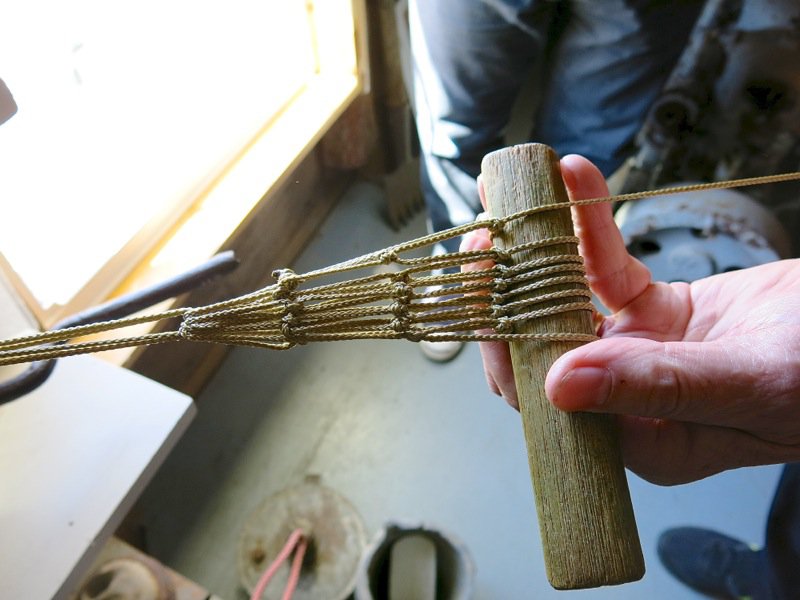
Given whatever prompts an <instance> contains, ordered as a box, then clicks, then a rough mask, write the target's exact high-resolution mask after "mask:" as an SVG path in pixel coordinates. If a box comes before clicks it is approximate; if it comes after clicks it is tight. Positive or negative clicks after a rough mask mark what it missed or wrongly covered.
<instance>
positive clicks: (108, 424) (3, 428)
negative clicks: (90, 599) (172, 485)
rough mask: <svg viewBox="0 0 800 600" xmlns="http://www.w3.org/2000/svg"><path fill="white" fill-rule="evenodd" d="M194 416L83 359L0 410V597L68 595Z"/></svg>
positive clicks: (183, 405) (167, 393)
mask: <svg viewBox="0 0 800 600" xmlns="http://www.w3.org/2000/svg"><path fill="white" fill-rule="evenodd" d="M194 414H195V407H194V404H193V403H192V400H191V398H189V397H188V396H186V395H184V394H181V393H179V392H176V391H174V390H172V389H170V388H167V387H165V386H162V385H160V384H158V383H155V382H153V381H151V380H149V379H146V378H144V377H141V376H140V375H137V374H135V373H133V372H131V371H128V370H126V369H123V368H120V367H115V366H113V365H110V364H108V363H105V362H102V361H100V360H99V359H96V358H92V357H85V356H84V357H74V358H68V359H62V360H60V361H59V363H58V365H57V366H56V368H55V371H54V372H53V374H52V375H51V377H50V378H49V379H48V380H47V382H46V383H45V384H44V385H42V386H41V387H40V388H38V389H37V390H36V391H34V392H33V393H31V394H29V395H27V396H24V397H22V398H19V399H18V400H15V401H13V402H11V403H8V404H5V405H2V406H0V598H19V599H23V598H24V599H28V600H38V599H40V598H41V599H49V598H62V597H65V596H66V595H67V594H69V593H70V592H71V591H73V590H72V588H73V587H74V586H76V585H77V583H78V582H79V580H80V578H81V577H82V576H83V575H84V571H85V570H86V569H87V568H88V567H89V566H90V564H91V562H92V560H93V559H94V557H95V555H96V553H97V552H99V551H100V549H101V548H102V546H103V543H104V541H105V540H106V539H107V538H108V537H109V536H110V535H111V534H112V533H113V532H114V530H115V529H116V527H117V526H118V525H119V523H120V521H121V520H122V518H123V517H124V516H125V514H126V513H127V512H128V510H129V509H130V508H131V506H132V505H133V503H134V501H135V500H136V498H137V497H138V495H139V494H140V493H141V491H142V489H143V488H144V486H145V485H146V484H147V483H148V481H149V480H150V478H151V477H152V476H153V474H154V473H155V471H156V469H157V468H158V467H159V466H160V464H161V463H162V461H163V459H164V458H165V456H166V455H167V453H168V452H169V451H170V450H171V448H172V447H173V446H174V445H175V443H176V442H177V440H178V438H179V437H180V435H181V434H182V433H183V431H184V430H185V429H186V428H187V426H188V425H189V422H190V421H191V419H192V417H193V416H194Z"/></svg>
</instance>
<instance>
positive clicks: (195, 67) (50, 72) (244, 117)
mask: <svg viewBox="0 0 800 600" xmlns="http://www.w3.org/2000/svg"><path fill="white" fill-rule="evenodd" d="M320 4H335V5H336V6H337V7H338V8H339V9H340V10H339V11H338V13H337V15H339V16H338V17H337V18H339V19H342V20H343V21H342V22H343V23H344V27H345V31H344V34H343V35H340V38H341V39H343V40H344V41H343V42H342V41H341V39H340V42H339V43H340V44H342V43H343V44H344V47H345V48H346V49H348V51H349V53H350V56H351V64H352V63H353V62H354V58H353V30H352V27H353V25H352V13H351V12H350V11H349V9H350V2H349V1H344V2H342V1H336V2H330V1H329V2H321V3H320ZM342 8H344V9H345V10H341V9H342ZM313 13H314V6H313V3H311V2H309V1H306V0H260V1H258V0H227V1H226V2H211V1H208V0H199V1H198V0H191V1H189V0H137V1H136V2H132V1H130V0H127V1H109V0H12V2H10V3H8V4H7V5H6V6H5V7H4V9H3V19H2V20H0V56H2V57H3V59H4V61H3V62H0V78H2V79H3V80H4V81H5V82H6V84H7V85H8V87H9V89H10V90H11V92H12V93H13V94H14V97H15V100H16V102H17V105H18V106H19V111H18V113H17V114H16V115H15V116H14V117H13V118H12V119H11V120H9V121H8V122H7V123H5V124H4V125H3V126H2V127H0V172H2V177H0V210H1V211H2V212H0V252H2V254H3V255H4V256H5V257H6V259H8V261H9V262H10V263H11V265H12V266H13V268H14V269H15V270H16V271H17V273H18V274H19V275H20V277H21V278H22V280H23V281H24V283H25V285H26V286H27V287H28V288H29V290H30V291H31V292H32V294H33V295H34V297H35V298H36V299H37V301H38V302H39V303H40V304H41V305H42V306H43V307H45V308H47V307H52V306H59V305H65V304H67V303H68V302H69V301H70V299H71V298H73V297H74V296H75V295H76V294H77V293H78V292H79V290H80V289H81V288H82V287H84V286H85V285H86V284H87V282H89V281H90V280H92V278H93V277H95V276H96V274H97V273H98V272H99V271H101V270H102V268H103V267H104V266H105V265H107V264H108V263H109V260H110V259H111V258H112V257H114V256H116V255H119V254H120V253H121V252H122V251H123V249H124V248H125V247H126V245H128V244H130V242H131V240H132V239H134V238H136V237H137V236H139V238H140V240H139V241H140V242H141V238H142V237H145V238H148V239H150V241H155V240H157V239H158V238H160V236H163V235H164V234H165V233H167V232H168V231H169V230H170V229H171V228H173V227H174V225H175V223H177V222H178V221H179V219H180V217H181V215H183V214H185V213H186V211H187V210H188V209H189V208H190V207H192V206H193V205H194V203H195V202H196V200H197V198H199V197H200V196H201V195H202V193H203V191H204V190H205V189H206V188H207V187H208V185H209V184H210V182H212V181H218V179H219V176H220V174H221V173H223V172H224V171H223V169H224V168H226V167H229V166H230V164H231V163H232V161H233V160H234V159H236V158H237V157H238V156H240V155H241V154H242V152H243V149H244V148H246V147H247V146H248V144H250V145H252V141H253V140H254V138H255V137H256V136H257V135H258V134H259V133H260V132H263V130H264V128H265V127H266V126H267V125H268V124H269V123H271V122H272V121H274V120H275V119H276V118H277V116H278V115H280V114H281V113H282V111H285V110H286V108H287V106H289V105H290V104H291V103H292V102H293V101H294V100H296V99H297V98H298V97H300V96H301V95H302V94H303V92H304V91H305V90H307V89H308V88H309V86H310V85H311V84H312V83H313V82H314V81H315V79H318V78H319V76H320V65H321V61H320V56H319V40H318V39H317V33H318V32H317V31H316V24H315V23H316V21H318V18H317V19H316V20H315V15H314V14H313ZM342 13H343V16H341V15H342ZM350 70H351V75H352V71H353V69H352V68H351V69H350ZM268 166H269V165H267V167H268ZM139 246H140V247H141V248H144V249H146V248H147V244H146V243H145V244H144V245H142V244H141V243H140V244H139ZM142 252H144V250H142ZM140 258H142V257H140ZM112 279H113V277H112ZM118 283H119V281H117V282H112V283H110V284H109V285H110V286H111V288H113V287H114V285H116V284H118Z"/></svg>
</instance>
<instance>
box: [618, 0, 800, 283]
mask: <svg viewBox="0 0 800 600" xmlns="http://www.w3.org/2000/svg"><path fill="white" fill-rule="evenodd" d="M636 146H637V151H636V153H635V155H634V156H633V157H632V158H631V159H630V160H629V161H628V163H627V165H626V175H625V177H624V180H623V184H622V188H621V190H619V191H620V192H622V193H625V192H633V191H640V190H644V189H655V188H663V187H669V186H670V185H676V184H682V183H691V182H704V181H714V180H721V179H733V178H739V177H753V176H758V175H767V174H772V173H779V172H785V171H794V170H797V169H798V168H799V167H800V3H798V2H797V1H796V0H710V1H709V2H707V4H706V6H705V8H704V10H703V12H702V14H701V15H700V17H699V19H698V21H697V23H696V25H695V28H694V30H693V32H692V35H691V38H690V41H689V43H688V45H687V48H686V50H685V51H684V53H683V55H682V57H681V59H680V61H679V62H678V64H677V66H676V67H675V69H674V70H673V72H672V74H671V75H670V77H669V79H668V81H667V83H666V85H665V87H664V90H663V92H662V94H661V95H660V97H659V98H658V99H657V100H656V102H655V103H654V104H653V106H652V108H651V110H650V113H649V115H648V117H647V119H646V121H645V124H644V126H643V127H642V129H641V130H640V132H639V134H638V136H637V139H636ZM616 218H617V223H618V224H619V226H620V229H621V230H622V233H623V236H624V237H625V241H626V243H627V244H628V248H629V250H630V251H631V253H632V254H634V255H635V256H637V257H638V258H639V259H640V260H642V261H643V262H644V263H645V264H647V265H648V266H649V267H650V268H651V270H653V273H654V276H655V277H656V278H657V279H661V280H665V281H691V280H693V279H697V278H699V277H704V276H708V275H712V274H715V273H720V272H724V271H730V270H735V269H739V268H746V267H749V266H754V265H756V264H761V263H764V262H768V261H771V260H776V259H779V258H787V257H790V256H796V255H798V253H799V252H800V239H797V238H798V236H797V235H792V236H790V232H791V233H794V232H797V231H800V186H798V185H797V184H794V183H782V184H772V185H767V186H759V187H752V188H744V189H743V191H732V190H726V191H719V190H717V191H714V192H713V193H712V192H704V193H700V194H692V195H679V194H676V195H672V196H662V197H657V198H653V199H650V200H642V201H638V202H633V203H628V204H625V205H623V206H622V207H621V208H620V209H619V210H618V211H617V213H616ZM793 238H794V240H793Z"/></svg>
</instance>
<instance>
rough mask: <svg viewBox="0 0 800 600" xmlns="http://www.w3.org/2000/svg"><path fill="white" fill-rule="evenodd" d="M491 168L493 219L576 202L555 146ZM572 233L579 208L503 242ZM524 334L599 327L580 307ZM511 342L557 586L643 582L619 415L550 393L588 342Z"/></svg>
mask: <svg viewBox="0 0 800 600" xmlns="http://www.w3.org/2000/svg"><path fill="white" fill-rule="evenodd" d="M481 170H482V178H483V184H484V189H485V192H486V200H487V203H488V206H489V211H490V213H491V214H492V216H495V217H503V216H506V215H509V214H512V213H515V212H518V211H521V210H525V209H529V208H531V207H534V206H540V205H543V204H552V203H555V202H568V197H567V191H566V188H565V187H564V183H563V181H562V179H561V170H560V168H559V161H558V156H557V155H556V153H555V152H554V151H553V150H552V149H550V148H549V147H547V146H544V145H541V144H525V145H521V146H514V147H511V148H506V149H503V150H498V151H497V152H493V153H491V154H489V155H487V156H486V157H485V158H484V160H483V163H482V166H481ZM572 235H574V232H573V227H572V218H571V215H570V211H569V209H568V208H562V209H556V210H550V211H546V212H543V213H542V214H538V215H535V216H532V217H530V218H526V219H522V220H516V221H513V222H511V223H508V224H507V225H506V226H505V228H504V230H503V231H502V232H500V233H498V234H497V235H496V236H495V244H496V245H497V246H498V247H501V248H510V247H513V246H519V245H521V244H524V243H526V242H531V241H535V240H541V239H545V238H553V237H558V236H572ZM577 252H578V251H577V248H576V245H575V244H559V245H556V246H551V247H547V248H539V249H531V250H524V251H522V252H519V253H515V254H514V255H513V260H514V263H515V264H517V263H519V262H522V261H527V260H533V259H536V258H541V257H543V256H553V255H568V254H572V255H575V254H577ZM552 289H553V290H556V289H558V288H557V287H555V286H553V288H552ZM560 301H563V300H553V301H550V302H549V305H553V304H557V303H558V302H560ZM542 306H543V307H544V306H548V304H546V303H543V304H542ZM517 331H520V332H524V333H552V332H570V333H593V332H594V328H593V325H592V317H591V314H590V313H589V312H588V311H574V312H569V313H564V314H559V315H553V316H549V317H545V318H542V319H536V320H533V321H528V322H526V323H524V324H523V325H520V326H519V328H518V329H517ZM510 345H511V360H512V364H513V367H514V376H515V380H516V385H517V394H518V398H519V408H520V414H521V415H522V425H523V428H524V432H525V440H526V444H527V448H528V461H529V464H530V470H531V478H532V480H533V487H534V492H535V496H536V506H537V513H538V518H539V528H540V532H541V536H542V546H543V548H544V557H545V564H546V568H547V576H548V579H549V580H550V583H551V584H552V585H553V587H555V588H557V589H576V588H586V587H598V586H601V585H612V584H620V583H626V582H630V581H635V580H638V579H640V578H641V577H642V576H643V575H644V558H643V557H642V550H641V546H640V543H639V535H638V532H637V530H636V522H635V520H634V515H633V507H632V505H631V499H630V494H629V492H628V484H627V480H626V478H625V470H624V466H623V463H622V456H621V453H620V450H619V445H618V442H617V436H616V431H615V427H614V423H613V421H612V420H611V417H609V416H608V415H601V414H589V413H565V412H562V411H559V410H558V409H556V408H554V407H553V406H552V405H551V404H550V402H548V400H547V398H546V396H545V392H544V381H545V376H546V375H547V371H548V369H549V368H550V366H551V365H552V364H553V362H555V360H556V359H557V358H558V357H559V356H561V355H562V354H563V353H565V352H567V351H568V350H571V349H573V348H575V347H577V346H578V345H580V343H578V342H562V341H557V342H553V341H530V340H523V341H514V342H511V344H510Z"/></svg>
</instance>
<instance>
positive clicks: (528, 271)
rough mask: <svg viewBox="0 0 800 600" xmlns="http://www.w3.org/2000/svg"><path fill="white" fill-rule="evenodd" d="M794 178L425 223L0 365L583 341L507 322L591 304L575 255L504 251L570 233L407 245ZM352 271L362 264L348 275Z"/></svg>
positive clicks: (0, 346)
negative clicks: (157, 352) (228, 293)
mask: <svg viewBox="0 0 800 600" xmlns="http://www.w3.org/2000/svg"><path fill="white" fill-rule="evenodd" d="M797 179H800V172H796V173H785V174H780V175H769V176H764V177H753V178H748V179H738V180H732V181H721V182H714V183H705V184H695V185H686V186H679V187H672V188H667V189H661V190H653V191H646V192H636V193H633V194H624V195H620V196H606V197H602V198H592V199H588V200H577V201H572V202H557V203H552V204H547V205H544V206H539V207H535V208H531V209H528V210H524V211H520V212H517V213H514V214H512V215H509V216H506V217H502V218H492V219H486V220H479V221H476V222H474V223H469V224H466V225H461V226H458V227H453V228H451V229H447V230H445V231H440V232H437V233H432V234H429V235H426V236H423V237H420V238H417V239H414V240H410V241H407V242H404V243H401V244H398V245H395V246H391V247H389V248H385V249H382V250H378V251H376V252H372V253H369V254H366V255H363V256H360V257H358V258H354V259H351V260H348V261H345V262H342V263H339V264H335V265H332V266H328V267H325V268H322V269H318V270H315V271H311V272H308V273H305V274H297V273H295V272H293V271H292V270H291V269H281V270H278V271H276V272H275V273H273V275H274V276H275V277H276V279H277V281H276V283H275V284H273V285H270V286H267V287H265V288H262V289H260V290H257V291H255V292H252V293H250V294H246V295H244V296H239V297H236V298H232V299H230V300H225V301H223V302H217V303H214V304H211V305H208V306H203V307H195V308H191V307H187V308H176V309H172V310H168V311H164V312H160V313H154V314H149V315H144V316H134V317H128V318H123V319H116V320H112V321H104V322H101V323H94V324H91V325H85V326H80V327H71V328H66V329H59V330H54V331H46V332H42V333H37V334H32V335H27V336H20V337H16V338H12V339H7V340H2V341H0V365H9V364H16V363H23V362H31V361H35V360H45V359H51V358H60V357H64V356H72V355H77V354H86V353H92V352H100V351H102V350H111V349H117V348H126V347H134V346H143V345H152V344H160V343H164V342H174V341H192V342H206V343H218V344H229V345H237V346H255V347H260V348H269V349H272V350H285V349H288V348H291V347H293V346H295V345H298V344H305V343H308V342H321V341H336V340H354V339H406V340H410V341H413V342H419V341H422V340H428V341H497V340H505V341H512V340H523V339H527V340H539V341H572V342H588V341H592V340H594V339H596V337H595V336H593V335H587V334H576V333H535V334H533V333H517V332H516V326H517V325H519V324H520V323H524V322H527V321H531V320H535V319H542V318H546V317H551V316H554V315H561V314H564V313H568V312H574V311H590V312H593V311H594V310H595V308H594V305H593V304H592V302H591V293H590V291H589V286H588V283H587V281H586V275H585V271H584V267H583V260H582V258H581V257H580V256H578V255H577V254H567V253H563V254H556V255H554V256H546V257H544V258H539V259H536V260H530V261H523V262H517V261H516V260H515V255H517V254H519V253H520V252H523V251H528V250H532V249H544V248H550V249H553V248H557V247H559V246H560V247H561V248H564V247H565V246H573V247H574V248H577V245H578V238H577V237H574V236H569V237H557V238H549V239H543V240H539V241H536V242H532V243H527V244H521V245H517V246H513V247H511V248H507V249H504V250H503V249H500V248H497V247H492V248H489V249H487V250H474V251H468V252H451V253H447V254H441V255H437V256H432V255H430V252H429V253H428V255H427V256H423V257H414V256H407V255H408V254H409V253H411V252H414V251H417V250H420V249H423V248H431V247H433V246H434V245H435V244H438V243H439V242H442V241H444V240H447V239H452V238H457V237H460V236H462V235H464V234H466V233H469V232H471V231H475V230H477V229H482V228H487V229H489V231H490V232H491V233H492V234H493V235H497V234H499V233H500V232H502V231H503V229H504V228H505V226H506V225H507V224H508V223H510V222H512V221H516V220H520V219H527V218H533V217H535V216H537V215H540V214H542V213H545V212H548V211H552V210H558V209H564V208H569V207H571V206H586V205H591V204H599V203H603V202H627V201H633V200H640V199H643V198H650V197H653V196H658V195H664V194H678V193H686V192H696V191H702V190H708V189H720V188H733V187H743V186H750V185H762V184H767V183H776V182H782V181H791V180H797ZM574 248H573V249H574ZM481 261H490V262H492V263H494V264H493V266H492V267H490V268H483V269H478V270H470V271H461V272H455V273H450V272H447V270H448V269H451V270H452V269H455V268H460V267H462V266H464V265H469V264H473V263H476V262H481ZM387 266H391V269H387V268H386V267H387ZM378 267H381V268H380V269H378ZM357 271H361V272H364V271H366V274H361V275H358V274H357V273H356V272H357ZM341 275H348V276H350V278H349V279H346V280H344V281H338V282H334V283H324V284H317V285H310V284H311V282H315V281H317V280H319V279H321V278H327V277H331V276H341ZM176 318H177V319H178V320H179V325H178V328H177V330H175V331H168V332H160V333H149V334H145V335H139V336H131V337H119V338H114V339H109V340H89V341H80V338H84V337H85V336H88V335H93V334H97V333H101V332H107V331H113V330H119V329H123V328H125V327H129V326H132V325H138V324H142V323H157V322H159V321H163V320H167V319H176ZM75 340H78V341H75Z"/></svg>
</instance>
